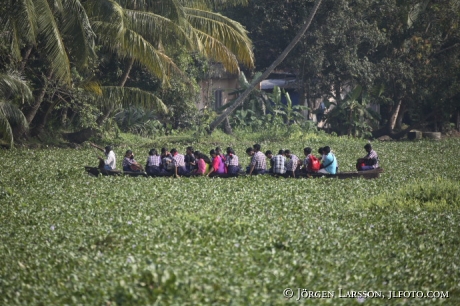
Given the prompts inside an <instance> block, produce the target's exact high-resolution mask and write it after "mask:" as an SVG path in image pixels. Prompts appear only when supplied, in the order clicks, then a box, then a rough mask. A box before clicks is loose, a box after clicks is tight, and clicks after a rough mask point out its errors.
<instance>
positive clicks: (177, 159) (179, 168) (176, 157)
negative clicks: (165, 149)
mask: <svg viewBox="0 0 460 306" xmlns="http://www.w3.org/2000/svg"><path fill="white" fill-rule="evenodd" d="M171 155H172V159H173V160H172V164H173V167H174V175H175V176H176V177H179V175H184V174H188V171H187V168H185V157H184V155H182V154H180V153H179V152H177V150H176V149H172V150H171Z"/></svg>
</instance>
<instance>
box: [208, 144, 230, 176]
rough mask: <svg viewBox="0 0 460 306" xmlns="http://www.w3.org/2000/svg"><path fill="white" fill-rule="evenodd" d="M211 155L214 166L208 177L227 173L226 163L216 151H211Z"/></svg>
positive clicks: (212, 165)
mask: <svg viewBox="0 0 460 306" xmlns="http://www.w3.org/2000/svg"><path fill="white" fill-rule="evenodd" d="M209 154H210V155H211V157H212V164H211V168H210V170H209V173H208V176H214V175H216V174H224V173H227V169H226V168H225V163H224V161H223V160H222V157H220V155H218V154H217V152H216V150H211V151H210V152H209Z"/></svg>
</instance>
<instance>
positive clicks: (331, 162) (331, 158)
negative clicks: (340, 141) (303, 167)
mask: <svg viewBox="0 0 460 306" xmlns="http://www.w3.org/2000/svg"><path fill="white" fill-rule="evenodd" d="M323 165H328V166H327V167H325V168H324V170H326V171H327V172H329V173H330V174H335V173H336V172H337V158H335V155H334V154H332V153H329V154H328V155H325V156H323Z"/></svg>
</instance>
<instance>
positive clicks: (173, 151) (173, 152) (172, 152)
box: [169, 148, 177, 155]
mask: <svg viewBox="0 0 460 306" xmlns="http://www.w3.org/2000/svg"><path fill="white" fill-rule="evenodd" d="M169 153H171V154H172V155H174V154H176V153H177V150H176V148H173V149H171V152H169Z"/></svg>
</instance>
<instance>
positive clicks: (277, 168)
mask: <svg viewBox="0 0 460 306" xmlns="http://www.w3.org/2000/svg"><path fill="white" fill-rule="evenodd" d="M272 161H273V174H281V175H285V174H286V157H285V156H284V150H279V151H278V154H277V155H275V156H273V157H272Z"/></svg>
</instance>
